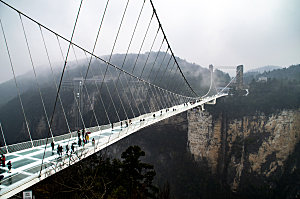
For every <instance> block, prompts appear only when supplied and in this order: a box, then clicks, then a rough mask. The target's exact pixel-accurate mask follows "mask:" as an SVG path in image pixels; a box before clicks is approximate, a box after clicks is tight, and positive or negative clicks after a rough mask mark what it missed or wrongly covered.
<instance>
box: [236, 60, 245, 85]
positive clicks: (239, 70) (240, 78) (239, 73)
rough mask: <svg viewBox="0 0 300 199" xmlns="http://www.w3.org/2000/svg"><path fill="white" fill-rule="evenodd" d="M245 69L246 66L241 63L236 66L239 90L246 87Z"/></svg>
mask: <svg viewBox="0 0 300 199" xmlns="http://www.w3.org/2000/svg"><path fill="white" fill-rule="evenodd" d="M243 70H244V66H243V65H239V66H237V67H236V81H235V83H236V89H237V90H242V89H243V88H244V84H243V74H244V73H243Z"/></svg>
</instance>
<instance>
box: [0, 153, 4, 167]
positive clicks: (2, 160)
mask: <svg viewBox="0 0 300 199" xmlns="http://www.w3.org/2000/svg"><path fill="white" fill-rule="evenodd" d="M1 163H2V166H3V167H5V156H4V155H3V154H2V157H1Z"/></svg>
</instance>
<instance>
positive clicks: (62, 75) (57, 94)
mask: <svg viewBox="0 0 300 199" xmlns="http://www.w3.org/2000/svg"><path fill="white" fill-rule="evenodd" d="M82 2H83V0H81V1H80V5H79V9H78V12H77V16H76V20H75V24H74V27H73V31H72V35H71V39H70V42H69V47H68V51H67V55H66V59H65V63H64V67H63V71H62V74H61V77H60V81H59V86H58V90H57V93H56V97H55V102H54V107H53V112H52V115H51V120H50V127H51V126H52V122H53V118H54V113H55V109H56V104H57V99H58V96H59V92H60V89H61V84H62V80H63V77H64V73H65V70H66V66H67V61H68V56H69V52H70V48H71V44H72V41H73V36H74V33H75V28H76V24H77V21H78V17H79V13H80V9H81V6H82ZM47 144H48V136H47V139H46V144H45V150H44V154H43V159H42V164H41V169H40V174H39V177H40V176H41V173H42V169H43V163H44V158H45V153H46V149H47Z"/></svg>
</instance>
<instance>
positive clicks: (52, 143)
mask: <svg viewBox="0 0 300 199" xmlns="http://www.w3.org/2000/svg"><path fill="white" fill-rule="evenodd" d="M51 147H52V155H53V151H54V142H53V140H52V142H51Z"/></svg>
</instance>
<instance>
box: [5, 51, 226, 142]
mask: <svg viewBox="0 0 300 199" xmlns="http://www.w3.org/2000/svg"><path fill="white" fill-rule="evenodd" d="M155 54H156V53H151V54H150V56H149V57H148V55H149V54H147V53H146V54H142V55H139V58H138V60H137V61H136V59H137V55H136V54H129V55H127V58H126V62H125V64H124V67H123V69H124V70H126V71H129V72H131V71H132V70H133V68H134V67H135V68H136V69H135V70H134V73H133V74H134V75H135V76H138V77H140V76H141V77H142V78H144V79H146V80H149V81H150V82H151V83H153V84H156V85H158V86H160V87H162V88H165V89H169V90H171V91H173V92H177V93H181V94H183V95H184V94H185V93H186V94H187V95H190V93H189V92H187V88H186V87H184V88H179V87H178V86H177V85H178V82H177V81H175V82H174V81H173V80H175V79H179V77H180V74H179V72H177V73H176V74H174V73H172V74H165V75H163V72H164V71H168V70H166V66H167V62H168V60H169V59H170V55H169V54H166V55H165V54H163V53H160V54H159V56H158V57H157V58H156V55H155ZM124 57H125V55H121V54H117V55H113V57H112V59H111V62H112V63H113V64H115V65H116V66H118V67H122V64H123V60H124ZM106 58H107V57H106ZM164 58H165V61H164V62H163V64H159V65H158V64H157V65H156V66H154V67H153V68H152V66H153V63H154V61H155V59H156V62H158V63H162V61H163V59H164ZM107 59H108V58H107ZM146 59H148V62H147V64H148V65H146V66H145V70H144V71H143V67H144V64H143V63H145V61H146ZM177 60H178V62H179V63H180V64H182V65H183V66H182V70H183V72H184V73H185V75H186V78H187V79H188V81H189V82H190V84H191V85H192V87H193V88H194V89H195V90H196V92H197V93H200V94H204V93H205V92H206V91H207V89H208V87H209V84H207V82H208V83H209V82H210V72H209V70H208V69H205V68H202V67H200V66H198V65H196V64H190V63H188V62H186V61H184V60H182V59H180V58H178V59H177ZM135 65H136V66H135ZM171 66H173V64H172V65H171V64H169V67H171ZM190 66H191V67H190ZM86 68H87V66H86V64H85V65H84V62H83V61H82V60H81V61H80V63H79V64H76V63H74V62H71V63H70V65H68V66H67V69H66V72H65V75H64V79H63V82H62V88H61V92H60V96H61V101H62V102H60V100H59V101H58V104H57V109H56V112H55V117H54V125H53V130H52V131H53V133H54V135H60V134H62V133H66V132H68V127H67V126H66V124H64V123H65V119H64V113H63V111H65V113H66V119H67V120H68V121H69V125H70V128H71V130H74V129H76V128H77V126H76V124H77V123H76V120H78V118H77V114H78V108H77V104H78V101H76V100H74V95H75V94H76V93H77V92H79V90H78V89H79V81H80V80H82V77H83V76H85V73H86ZM106 68H107V64H106V63H103V62H102V63H101V62H100V61H98V60H94V59H93V60H92V62H91V66H90V70H89V73H88V75H87V81H86V87H87V88H86V89H87V90H88V94H89V97H90V98H91V99H93V100H92V104H90V103H83V105H82V110H81V111H82V114H83V118H84V121H86V122H87V123H88V124H87V125H88V126H93V125H96V121H95V119H93V108H92V107H95V109H96V112H97V113H96V115H97V117H98V120H99V122H100V123H101V124H107V123H109V121H108V120H107V118H106V116H105V114H104V113H105V111H104V107H103V105H102V103H101V101H100V98H99V93H98V89H97V88H96V86H95V84H98V85H99V86H100V84H101V82H102V80H103V71H105V70H106ZM151 70H152V72H151V73H150V71H151ZM142 71H143V74H142ZM31 73H32V72H31ZM31 73H30V72H28V73H26V74H25V75H24V76H20V77H18V79H17V81H18V83H19V84H20V86H21V89H20V91H21V92H20V94H21V99H22V103H23V105H24V111H25V114H26V118H27V120H28V124H29V128H30V129H31V130H30V132H31V135H32V137H33V139H40V138H44V137H45V136H46V135H48V130H47V129H48V124H47V120H46V117H45V113H44V111H43V104H42V103H41V96H40V93H39V90H38V88H37V85H36V82H35V79H34V78H33V76H32V74H31ZM54 74H55V76H54V77H52V75H51V71H50V69H49V70H48V71H47V70H43V71H42V72H40V73H38V81H39V85H40V87H41V89H40V91H41V94H42V97H43V101H44V104H45V109H46V112H47V117H48V119H49V118H51V115H50V114H51V113H52V109H53V105H54V100H55V96H56V86H57V85H58V84H59V78H60V75H61V74H60V70H58V69H56V70H55V71H54ZM30 75H31V76H30ZM118 75H119V71H118V70H116V69H115V68H112V67H110V66H109V67H108V70H107V75H106V78H105V80H104V81H105V84H106V86H104V87H103V89H102V90H101V96H102V100H103V101H104V103H105V104H106V106H107V107H106V108H107V109H109V110H107V112H108V115H109V117H110V118H111V121H112V122H114V121H117V118H116V115H115V110H114V109H113V106H112V105H109V104H111V103H110V101H111V98H110V95H111V96H112V98H113V99H114V102H115V104H116V108H117V110H119V114H120V117H121V118H125V113H124V112H123V111H122V107H121V105H120V101H119V98H118V96H117V93H118V92H116V88H115V85H114V84H115V83H114V82H116V80H117V78H118ZM215 78H217V79H216V84H224V83H226V82H227V81H229V76H228V75H227V74H224V73H223V72H221V71H216V72H215ZM53 79H54V80H53ZM181 79H182V78H181ZM218 80H219V81H218ZM54 81H55V82H56V86H55V83H54ZM182 81H183V80H182ZM95 82H96V83H95ZM120 82H127V83H124V84H123V87H121V86H122V84H120V83H119V85H118V87H119V89H122V91H121V98H122V99H126V95H127V96H130V92H129V89H130V88H135V89H136V92H135V93H134V95H135V100H136V102H137V105H138V107H139V108H141V109H143V107H142V106H143V103H144V102H145V100H146V99H148V100H150V106H152V105H151V104H153V99H152V96H151V93H149V92H146V91H147V89H145V88H143V87H144V86H145V85H143V84H138V82H137V81H136V80H135V79H132V78H131V77H130V76H128V75H127V77H126V76H124V74H123V73H122V74H121V76H120ZM179 83H180V82H179ZM133 84H135V85H133ZM132 86H134V87H132ZM106 87H107V88H109V90H111V93H108V90H107V88H106ZM1 89H2V94H3V95H5V96H7V97H6V98H4V99H3V100H2V106H1V104H0V121H1V122H2V125H3V129H4V134H5V136H6V139H7V143H8V144H11V143H14V142H20V141H25V140H29V137H28V132H27V127H26V125H25V120H24V116H23V113H22V109H21V106H20V101H19V98H18V92H17V89H16V88H15V84H14V81H13V80H10V81H8V82H5V83H3V84H1V85H0V90H1ZM6 90H7V91H10V92H11V93H9V92H8V93H6V92H7V91H6ZM126 93H127V94H126ZM81 94H82V101H83V102H89V99H88V95H87V93H86V90H85V89H84V88H83V89H82V93H81ZM159 98H161V96H157V99H159ZM131 100H133V99H131ZM127 101H128V100H124V101H123V103H125V104H124V107H125V109H126V112H127V111H128V112H127V114H128V117H132V114H133V113H132V112H131V110H130V105H129V104H128V103H127ZM61 104H62V105H63V107H64V109H65V110H63V109H62V106H61ZM146 109H147V107H146ZM133 111H134V112H135V113H138V110H137V109H136V108H134V110H133Z"/></svg>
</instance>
